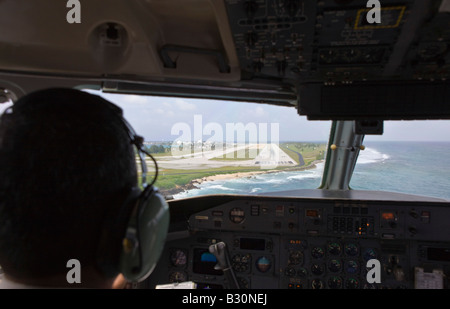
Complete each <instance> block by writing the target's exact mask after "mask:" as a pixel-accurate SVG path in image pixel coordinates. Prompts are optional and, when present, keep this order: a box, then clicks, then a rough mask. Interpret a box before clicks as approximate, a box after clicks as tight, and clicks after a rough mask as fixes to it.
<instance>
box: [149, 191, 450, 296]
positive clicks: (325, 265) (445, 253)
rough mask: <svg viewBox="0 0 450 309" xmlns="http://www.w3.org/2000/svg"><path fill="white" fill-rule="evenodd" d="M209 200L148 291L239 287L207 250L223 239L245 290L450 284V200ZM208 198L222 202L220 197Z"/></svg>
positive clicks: (170, 246)
mask: <svg viewBox="0 0 450 309" xmlns="http://www.w3.org/2000/svg"><path fill="white" fill-rule="evenodd" d="M193 200H195V198H194V199H193ZM202 201H203V203H205V204H204V206H202V207H203V208H206V209H204V210H201V211H197V212H195V213H192V214H190V215H189V216H188V217H187V222H186V224H187V225H186V227H187V228H188V229H187V231H185V232H182V231H180V230H179V231H177V232H174V231H173V233H171V234H172V235H176V234H178V236H177V237H173V236H172V237H171V239H169V240H168V241H167V243H166V247H165V250H164V253H163V255H162V257H161V260H160V263H159V265H158V266H157V268H156V269H155V271H154V272H153V273H152V275H151V276H150V278H149V279H147V281H146V282H144V283H143V285H145V286H146V287H149V288H154V287H155V286H156V285H159V284H167V283H175V282H184V281H193V282H195V283H196V284H197V287H198V288H211V289H214V288H220V289H223V288H233V287H232V286H231V282H230V279H229V278H230V277H229V276H226V274H225V273H224V271H223V270H222V269H224V268H222V269H220V267H218V266H217V265H218V264H219V263H218V259H217V257H216V255H215V254H214V252H212V251H211V250H210V249H209V248H210V246H211V245H214V244H218V243H224V244H225V246H226V253H225V255H226V257H227V261H228V262H227V263H228V265H227V267H228V268H229V269H231V270H232V273H233V277H234V278H235V279H236V282H237V284H238V288H241V289H324V288H327V289H372V288H374V289H375V288H376V289H378V288H407V289H412V288H426V287H433V288H448V287H449V286H448V276H449V275H450V226H449V225H448V224H447V223H446V222H447V219H446V218H449V216H450V207H449V206H450V203H448V202H444V203H440V202H424V201H388V200H383V201H376V200H345V199H342V200H339V199H310V198H270V197H252V196H249V197H242V196H234V197H233V198H231V200H227V201H224V202H223V203H219V205H215V206H207V204H208V201H207V198H206V200H205V198H203V199H202ZM191 202H192V201H191ZM210 202H211V204H212V205H214V204H216V203H217V201H214V198H213V197H211V200H210ZM184 203H186V201H184V202H181V204H184ZM203 203H202V204H203ZM181 204H180V205H181ZM184 207H188V206H187V205H184ZM185 211H186V210H185ZM182 235H184V236H182ZM373 260H376V261H378V262H379V268H378V269H377V271H378V274H377V276H379V278H380V280H381V281H380V282H379V283H378V282H373V280H371V281H370V282H369V279H368V272H369V271H370V270H371V269H372V267H369V266H372V265H369V264H368V261H373Z"/></svg>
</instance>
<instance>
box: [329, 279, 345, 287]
mask: <svg viewBox="0 0 450 309" xmlns="http://www.w3.org/2000/svg"><path fill="white" fill-rule="evenodd" d="M328 286H329V287H330V288H331V289H340V288H342V278H341V277H338V276H333V277H331V278H330V279H328Z"/></svg>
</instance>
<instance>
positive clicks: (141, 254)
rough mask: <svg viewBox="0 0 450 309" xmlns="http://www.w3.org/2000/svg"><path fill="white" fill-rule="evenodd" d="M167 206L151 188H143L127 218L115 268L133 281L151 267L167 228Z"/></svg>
mask: <svg viewBox="0 0 450 309" xmlns="http://www.w3.org/2000/svg"><path fill="white" fill-rule="evenodd" d="M169 219H170V218H169V206H168V204H167V202H166V200H165V199H164V197H163V196H162V195H161V194H159V193H158V191H157V190H156V189H155V188H152V187H149V188H147V189H145V190H144V192H143V194H142V195H141V197H140V198H139V199H138V202H137V205H136V207H135V209H134V210H133V213H132V215H131V218H130V220H129V222H128V226H127V229H126V235H125V238H124V239H123V243H122V253H121V255H120V262H119V270H120V272H121V273H122V274H123V276H124V277H125V278H126V279H127V280H129V281H133V282H139V281H142V280H144V279H146V278H147V277H148V276H149V275H150V274H151V272H152V271H153V269H154V268H155V266H156V264H157V262H158V260H159V257H160V256H161V253H162V251H163V248H164V244H165V240H166V236H167V232H168V229H169V221H170V220H169Z"/></svg>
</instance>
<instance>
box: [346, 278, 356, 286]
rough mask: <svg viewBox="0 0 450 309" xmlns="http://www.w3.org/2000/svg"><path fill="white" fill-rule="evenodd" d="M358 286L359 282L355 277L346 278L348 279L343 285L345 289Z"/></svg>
mask: <svg viewBox="0 0 450 309" xmlns="http://www.w3.org/2000/svg"><path fill="white" fill-rule="evenodd" d="M358 286H359V282H358V280H357V279H355V278H348V279H347V280H346V281H345V287H346V288H347V289H357V288H358Z"/></svg>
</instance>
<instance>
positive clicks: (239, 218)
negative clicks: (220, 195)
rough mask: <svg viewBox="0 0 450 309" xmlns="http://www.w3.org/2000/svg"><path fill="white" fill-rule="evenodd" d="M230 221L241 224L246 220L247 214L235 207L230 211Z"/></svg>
mask: <svg viewBox="0 0 450 309" xmlns="http://www.w3.org/2000/svg"><path fill="white" fill-rule="evenodd" d="M230 220H231V222H233V223H235V224H241V223H242V222H244V220H245V212H244V210H243V209H242V208H239V207H235V208H233V209H231V210H230Z"/></svg>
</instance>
